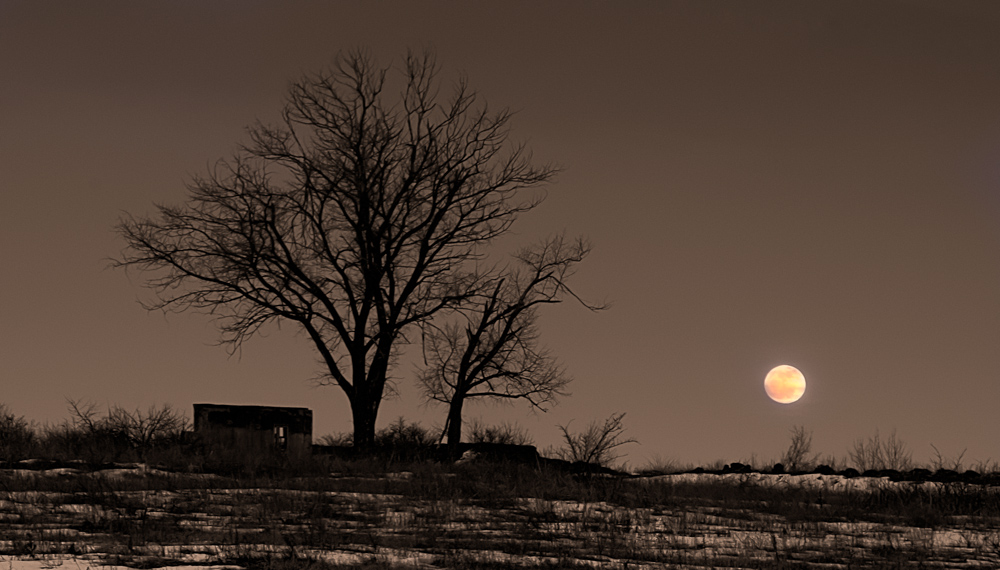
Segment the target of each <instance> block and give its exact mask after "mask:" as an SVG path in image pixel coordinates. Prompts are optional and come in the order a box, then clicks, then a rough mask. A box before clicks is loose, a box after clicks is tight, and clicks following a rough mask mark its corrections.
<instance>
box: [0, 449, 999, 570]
mask: <svg viewBox="0 0 1000 570" xmlns="http://www.w3.org/2000/svg"><path fill="white" fill-rule="evenodd" d="M463 476H469V475H468V474H459V475H455V474H453V473H443V472H441V473H430V474H417V475H408V474H396V475H394V476H392V477H382V478H373V477H357V478H348V477H339V478H337V477H335V478H329V479H327V478H316V479H302V480H295V481H292V482H285V483H286V484H278V485H275V486H273V487H263V486H256V487H254V486H247V485H246V484H245V483H239V482H234V481H230V480H228V479H225V478H221V477H215V476H190V475H185V476H174V475H170V474H166V473H162V472H156V471H155V470H149V469H145V468H143V467H141V466H139V467H132V468H125V469H116V470H105V471H101V472H97V473H81V472H75V471H73V470H50V471H40V472H39V471H12V470H7V471H0V570H3V569H4V568H11V569H26V570H27V569H31V570H40V569H43V568H46V569H49V568H67V569H76V568H118V567H120V568H124V567H142V568H159V567H163V568H167V567H169V568H173V569H178V568H189V567H190V568H200V569H204V568H297V567H304V566H307V565H308V566H310V567H313V568H324V567H365V568H394V567H400V568H477V567H482V566H489V567H492V568H516V567H528V568H532V567H545V568H577V567H579V568H584V567H601V568H662V567H665V566H666V567H684V568H719V567H727V568H730V567H731V568H772V567H784V568H845V569H846V568H888V567H891V568H998V567H1000V517H998V516H997V515H996V505H997V504H1000V501H998V497H997V490H996V489H995V488H985V487H984V488H973V486H969V485H956V484H948V485H946V484H941V483H904V482H895V483H894V482H890V481H889V480H887V479H879V478H854V479H845V478H844V477H840V476H837V475H800V476H791V475H762V474H727V475H711V474H679V475H663V476H659V477H651V478H637V479H627V480H605V481H594V482H593V484H592V486H590V487H588V486H587V485H582V486H581V487H580V488H578V489H576V491H574V492H575V493H576V495H578V496H564V497H553V496H551V495H552V494H553V493H552V492H551V491H546V490H544V489H541V491H540V492H537V493H533V492H532V489H531V488H530V485H529V486H528V487H526V492H525V493H524V495H521V496H518V495H505V494H503V493H493V494H491V493H490V492H489V491H490V490H489V489H486V490H484V491H477V490H476V488H475V487H471V488H472V489H473V491H471V492H470V491H469V490H468V489H469V488H467V487H460V486H458V485H457V484H456V483H455V480H456V478H458V477H463ZM521 484H522V485H523V483H521ZM536 491H537V489H536ZM531 494H534V495H536V496H527V495H531Z"/></svg>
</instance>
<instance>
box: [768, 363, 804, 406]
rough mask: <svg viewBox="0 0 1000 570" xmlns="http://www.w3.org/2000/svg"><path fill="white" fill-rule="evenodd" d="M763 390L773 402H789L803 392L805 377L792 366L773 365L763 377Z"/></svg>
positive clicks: (800, 395)
mask: <svg viewBox="0 0 1000 570" xmlns="http://www.w3.org/2000/svg"><path fill="white" fill-rule="evenodd" d="M764 390H765V391H766V392H767V395H768V397H770V398H771V399H772V400H774V401H775V402H778V403H781V404H791V403H792V402H794V401H796V400H798V399H799V398H801V397H802V394H804V393H805V391H806V377H805V376H803V375H802V373H801V372H799V369H798V368H795V367H794V366H788V365H787V364H782V365H781V366H775V367H774V368H772V369H771V371H770V372H768V373H767V376H766V377H764Z"/></svg>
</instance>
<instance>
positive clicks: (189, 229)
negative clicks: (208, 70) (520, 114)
mask: <svg viewBox="0 0 1000 570" xmlns="http://www.w3.org/2000/svg"><path fill="white" fill-rule="evenodd" d="M389 71H390V70H389V68H388V67H379V66H378V65H377V64H376V63H374V62H373V61H372V60H371V59H370V58H369V57H367V56H366V55H364V54H359V53H352V54H349V55H346V56H341V57H340V58H339V59H338V60H337V64H336V65H335V66H334V68H333V69H332V70H331V71H328V72H324V73H320V74H316V75H312V76H308V77H306V78H304V79H302V80H301V81H299V82H297V83H295V84H294V85H293V86H292V87H291V90H290V94H289V97H288V102H287V105H286V107H285V109H284V112H283V114H282V121H281V123H280V124H279V125H278V126H273V127H272V126H265V125H262V124H257V125H256V126H254V127H252V128H251V129H250V143H249V144H248V145H247V146H245V147H243V148H242V149H241V150H240V151H239V152H238V153H237V154H236V155H235V156H234V157H233V158H232V159H230V160H227V161H220V162H219V164H218V166H217V167H216V168H215V169H214V170H213V171H212V172H211V173H210V174H209V175H208V176H207V177H205V178H198V179H196V180H194V182H193V183H192V184H191V186H190V192H191V198H190V200H189V201H188V203H187V204H186V205H184V206H181V207H164V206H160V207H158V210H159V212H158V216H157V217H155V218H149V217H142V218H136V217H132V216H128V217H125V218H124V219H123V220H122V221H121V223H120V224H119V226H118V230H119V232H120V233H121V235H122V236H124V238H125V240H126V241H127V243H128V248H127V249H126V250H125V251H124V252H123V254H122V257H121V259H119V260H117V262H116V264H117V265H118V266H124V267H134V268H139V269H142V270H148V271H151V272H153V273H154V275H153V276H152V277H150V278H149V280H148V285H149V286H150V287H151V288H152V289H153V290H154V291H155V293H156V301H154V302H152V303H149V304H148V305H147V307H148V308H149V309H151V310H154V309H158V310H164V311H168V310H169V311H185V310H189V309H194V310H197V311H203V312H206V313H208V314H211V315H213V316H214V317H216V318H217V319H218V320H219V327H220V330H221V333H222V335H221V339H222V342H223V343H225V344H228V345H229V347H230V349H231V350H234V351H235V350H237V349H238V348H239V347H240V346H241V344H242V343H243V341H244V340H246V339H247V338H249V337H251V336H253V335H254V333H256V332H257V331H258V330H260V328H261V327H262V326H264V325H266V324H268V323H272V322H281V321H285V322H292V323H295V324H296V325H297V326H299V327H301V329H302V330H303V331H304V332H305V333H306V336H307V337H308V338H309V339H310V341H311V343H312V345H313V346H314V347H315V349H316V350H317V351H318V353H319V356H320V358H321V361H322V363H323V372H322V378H321V380H320V382H321V383H323V384H330V385H336V386H339V387H340V388H341V389H342V390H343V392H344V393H345V394H346V396H347V398H348V400H349V402H350V405H351V411H352V415H353V420H354V443H355V445H357V446H359V447H361V446H367V445H369V444H370V443H371V442H372V440H373V438H374V435H375V421H376V418H377V415H378V410H379V406H380V404H381V402H382V398H383V396H384V394H385V391H386V389H387V382H388V378H389V371H390V368H391V366H392V365H393V363H394V359H395V357H396V356H397V353H398V350H399V348H400V346H401V344H403V343H405V342H407V336H406V331H407V330H408V329H409V328H411V327H414V326H416V325H419V324H420V323H422V322H424V321H426V320H427V319H429V318H431V317H432V316H433V315H434V314H435V313H437V312H438V311H440V310H442V309H446V308H453V307H455V306H457V305H459V304H460V303H461V302H463V301H464V300H465V299H466V298H468V296H469V292H470V291H473V290H476V288H477V287H478V283H479V280H480V279H481V276H480V275H479V274H478V272H477V271H476V268H475V264H476V262H477V261H478V260H479V259H480V257H481V256H482V255H483V251H484V246H485V245H486V244H488V242H490V241H491V240H492V239H493V238H496V237H497V236H499V235H501V234H503V233H504V232H505V231H507V229H508V228H509V227H510V225H511V224H512V223H513V222H514V220H515V219H516V218H517V216H518V214H520V213H522V212H524V211H526V210H529V209H531V208H533V207H534V206H535V205H537V204H538V202H539V200H540V198H538V197H537V196H535V197H531V196H529V197H524V196H523V194H522V192H521V190H522V189H524V188H526V187H533V186H537V185H539V184H541V183H543V182H546V181H548V180H549V179H550V178H551V177H552V175H553V173H554V170H553V169H552V168H550V167H535V166H533V165H532V164H531V160H530V155H529V153H528V152H526V150H525V149H524V147H523V146H518V145H513V144H511V143H510V142H509V139H508V122H509V118H510V113H509V112H508V111H506V110H500V111H498V112H490V111H488V110H487V108H486V106H485V105H484V104H481V103H480V102H479V101H478V99H477V96H476V94H475V93H474V92H472V91H470V90H469V88H468V87H467V84H466V82H465V80H464V79H462V80H461V81H459V82H458V84H457V85H456V86H455V89H454V90H453V92H452V94H451V95H450V96H447V97H445V96H441V95H440V92H441V88H440V81H439V80H438V79H437V67H436V64H435V62H434V59H433V57H431V56H429V55H423V56H415V55H412V54H411V55H409V56H408V57H407V58H406V59H405V62H404V65H403V66H402V74H401V80H402V83H401V87H400V90H399V91H400V92H399V94H398V96H395V97H394V96H392V95H390V94H389V93H390V91H391V89H389V88H388V87H387V85H388V84H389V83H388V82H387V77H389ZM393 77H394V76H393ZM388 387H389V388H391V386H388Z"/></svg>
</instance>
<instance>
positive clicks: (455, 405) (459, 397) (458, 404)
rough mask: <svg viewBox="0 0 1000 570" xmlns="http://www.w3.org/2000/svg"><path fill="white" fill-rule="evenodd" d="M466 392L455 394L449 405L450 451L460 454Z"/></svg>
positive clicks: (453, 453)
mask: <svg viewBox="0 0 1000 570" xmlns="http://www.w3.org/2000/svg"><path fill="white" fill-rule="evenodd" d="M464 403H465V394H455V396H454V397H453V398H452V399H451V403H450V404H449V405H448V452H449V453H451V454H452V455H457V454H458V444H459V443H461V442H462V404H464Z"/></svg>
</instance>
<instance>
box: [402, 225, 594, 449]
mask: <svg viewBox="0 0 1000 570" xmlns="http://www.w3.org/2000/svg"><path fill="white" fill-rule="evenodd" d="M589 251H590V247H589V246H588V245H587V243H586V242H584V241H582V240H576V241H575V242H572V243H568V242H567V241H566V240H565V239H564V237H563V236H561V235H558V236H555V237H552V238H549V239H546V240H544V241H542V242H541V243H540V244H538V245H537V246H535V247H531V248H525V249H523V250H521V251H520V252H519V253H517V254H516V255H515V258H516V261H517V265H516V266H515V267H514V268H512V269H508V270H506V271H503V272H501V273H500V274H499V275H498V276H496V277H495V278H493V279H492V280H491V281H489V282H488V285H487V288H486V289H485V290H484V291H482V292H481V293H480V294H479V295H477V296H475V297H474V298H473V299H472V300H470V302H469V304H468V306H466V307H464V308H463V309H462V310H460V311H459V312H458V315H459V318H460V321H459V322H455V321H451V322H448V323H446V324H444V325H442V326H436V325H434V324H433V323H429V324H428V326H427V327H426V328H425V334H424V367H423V368H422V369H421V370H420V371H419V373H418V380H419V382H420V384H421V386H422V387H423V390H424V395H425V397H426V398H427V399H428V400H430V401H437V402H441V403H443V404H446V405H447V406H448V416H447V419H446V421H445V428H444V433H443V435H445V436H447V439H448V445H449V446H450V447H452V448H453V449H454V448H455V447H456V446H457V445H458V443H459V442H460V441H461V438H462V410H463V407H464V405H465V402H466V401H468V400H470V399H473V398H475V399H490V400H494V401H497V400H500V401H504V400H507V401H510V400H524V401H527V402H528V403H529V404H531V405H532V406H533V407H534V408H535V409H537V410H541V411H545V410H546V409H547V406H548V405H550V404H552V403H553V402H554V401H555V399H556V398H557V397H558V396H562V395H565V391H564V389H565V387H566V385H567V384H569V382H570V377H569V376H568V375H567V374H566V373H565V371H564V369H563V368H562V366H560V365H559V363H558V362H557V361H556V359H555V358H553V357H552V356H551V355H550V354H549V352H548V351H547V350H546V349H544V348H542V347H541V346H540V344H539V341H538V327H537V318H538V312H537V311H538V307H540V306H542V305H545V304H552V303H559V302H561V301H562V300H563V299H565V298H567V297H569V298H573V299H576V300H578V301H580V303H581V304H583V305H584V306H585V307H587V308H589V309H591V310H598V309H601V308H603V306H598V305H589V304H587V303H585V302H584V301H582V300H580V298H579V297H578V296H577V295H576V294H575V293H574V292H573V291H572V290H571V289H570V288H569V286H568V285H567V283H566V281H567V279H568V278H569V277H570V276H571V275H572V274H573V272H574V268H575V266H576V264H577V263H579V262H580V261H582V260H583V259H584V258H585V257H586V256H587V254H588V253H589Z"/></svg>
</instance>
